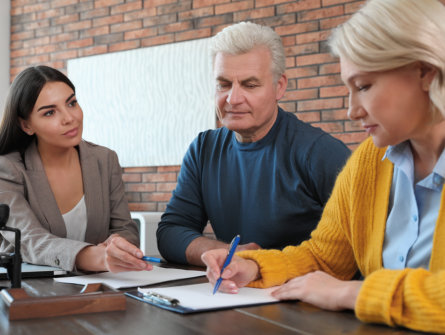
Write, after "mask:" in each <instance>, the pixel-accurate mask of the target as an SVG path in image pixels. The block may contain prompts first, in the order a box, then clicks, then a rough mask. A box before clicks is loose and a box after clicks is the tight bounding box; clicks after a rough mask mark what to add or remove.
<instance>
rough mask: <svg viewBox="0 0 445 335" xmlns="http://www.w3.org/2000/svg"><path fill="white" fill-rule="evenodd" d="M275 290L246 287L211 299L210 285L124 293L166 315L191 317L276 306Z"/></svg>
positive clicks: (203, 284) (219, 294) (213, 296)
mask: <svg viewBox="0 0 445 335" xmlns="http://www.w3.org/2000/svg"><path fill="white" fill-rule="evenodd" d="M275 289H276V287H272V288H267V289H255V288H249V287H245V288H242V289H240V291H239V293H238V294H227V293H221V292H217V293H216V295H213V294H212V292H213V287H212V286H211V285H210V283H201V284H193V285H183V286H172V287H157V288H150V289H138V290H132V291H128V292H125V295H127V296H128V297H130V298H134V299H137V300H139V301H142V302H145V303H148V304H150V305H153V306H156V307H159V308H162V309H165V310H168V311H172V312H176V313H180V314H191V313H198V312H209V311H215V310H223V309H232V308H237V307H249V306H257V305H265V304H272V303H278V302H280V300H278V299H276V298H274V297H272V296H271V295H270V293H271V292H272V291H273V290H275ZM141 291H142V292H141Z"/></svg>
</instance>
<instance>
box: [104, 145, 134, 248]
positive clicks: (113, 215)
mask: <svg viewBox="0 0 445 335" xmlns="http://www.w3.org/2000/svg"><path fill="white" fill-rule="evenodd" d="M109 167H110V170H111V171H110V180H109V182H110V188H109V189H110V235H111V234H119V235H120V236H122V237H123V238H125V239H126V240H127V241H129V242H130V243H133V244H134V245H136V246H137V247H139V231H138V228H137V225H136V223H135V222H134V221H133V220H132V219H131V216H130V211H129V209H128V202H127V198H126V196H125V187H124V182H123V180H122V168H121V166H120V164H119V159H118V157H117V154H116V153H115V152H114V151H111V150H110V155H109Z"/></svg>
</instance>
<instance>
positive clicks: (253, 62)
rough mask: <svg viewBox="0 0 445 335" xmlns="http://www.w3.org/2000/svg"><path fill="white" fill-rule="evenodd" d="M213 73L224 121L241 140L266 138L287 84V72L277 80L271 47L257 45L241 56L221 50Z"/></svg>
mask: <svg viewBox="0 0 445 335" xmlns="http://www.w3.org/2000/svg"><path fill="white" fill-rule="evenodd" d="M213 73H214V78H215V84H216V104H217V108H218V117H219V119H220V121H221V124H222V125H223V126H224V127H226V128H228V129H230V130H233V131H234V132H236V137H237V139H238V141H240V142H255V141H258V140H260V139H261V138H263V137H264V136H265V135H266V134H267V133H268V132H269V130H270V129H271V128H272V126H273V124H274V122H275V119H276V117H277V113H278V107H277V101H278V100H279V99H281V97H282V96H283V95H284V93H285V91H286V86H287V78H286V76H285V75H282V76H281V77H280V78H279V80H278V81H277V83H275V82H274V78H273V75H272V70H271V56H270V52H269V50H267V49H266V48H255V49H253V50H251V51H249V52H248V53H245V54H241V55H230V54H226V53H221V52H219V53H217V54H216V56H215V61H214V68H213Z"/></svg>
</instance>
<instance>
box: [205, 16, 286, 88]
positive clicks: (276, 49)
mask: <svg viewBox="0 0 445 335" xmlns="http://www.w3.org/2000/svg"><path fill="white" fill-rule="evenodd" d="M257 47H265V48H267V49H268V50H269V52H270V55H271V59H272V64H271V65H272V68H271V70H272V74H273V76H274V79H275V81H278V79H279V78H280V77H281V75H282V74H284V71H285V70H286V56H285V54H284V47H283V43H282V42H281V38H280V36H279V35H278V34H277V33H276V32H275V31H274V30H273V29H272V28H270V27H268V26H262V25H259V24H256V23H252V22H240V23H236V24H233V25H231V26H228V27H226V28H224V29H223V30H222V31H220V32H219V33H218V34H216V35H215V36H214V37H213V38H212V41H211V46H210V53H211V57H212V62H214V60H215V57H216V54H217V53H219V52H222V53H228V54H231V55H241V54H244V53H247V52H249V51H251V50H253V49H254V48H257Z"/></svg>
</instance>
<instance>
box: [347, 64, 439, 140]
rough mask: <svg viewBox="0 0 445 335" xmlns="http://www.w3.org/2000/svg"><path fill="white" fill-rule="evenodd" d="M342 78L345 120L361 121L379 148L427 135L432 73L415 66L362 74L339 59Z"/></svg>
mask: <svg viewBox="0 0 445 335" xmlns="http://www.w3.org/2000/svg"><path fill="white" fill-rule="evenodd" d="M340 64H341V77H342V79H343V81H344V83H345V84H346V86H347V88H348V90H349V110H348V117H349V118H350V119H351V120H355V121H361V123H362V126H363V128H364V129H365V130H366V132H367V133H368V134H370V135H371V136H372V139H373V141H374V144H375V145H376V146H378V147H385V146H387V145H396V144H398V143H401V142H403V141H406V140H413V139H414V140H415V139H421V138H423V137H424V136H425V135H427V132H428V129H430V126H431V124H432V123H431V122H432V114H431V112H430V98H429V94H428V90H429V85H430V83H431V80H432V79H433V77H434V73H435V71H434V69H432V68H428V67H427V66H425V65H423V64H421V63H420V62H416V63H413V64H410V65H407V66H403V67H401V68H397V69H394V70H388V71H382V72H363V71H360V69H359V68H358V67H357V66H356V65H355V64H353V63H352V62H350V61H349V60H348V59H344V58H341V60H340Z"/></svg>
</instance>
